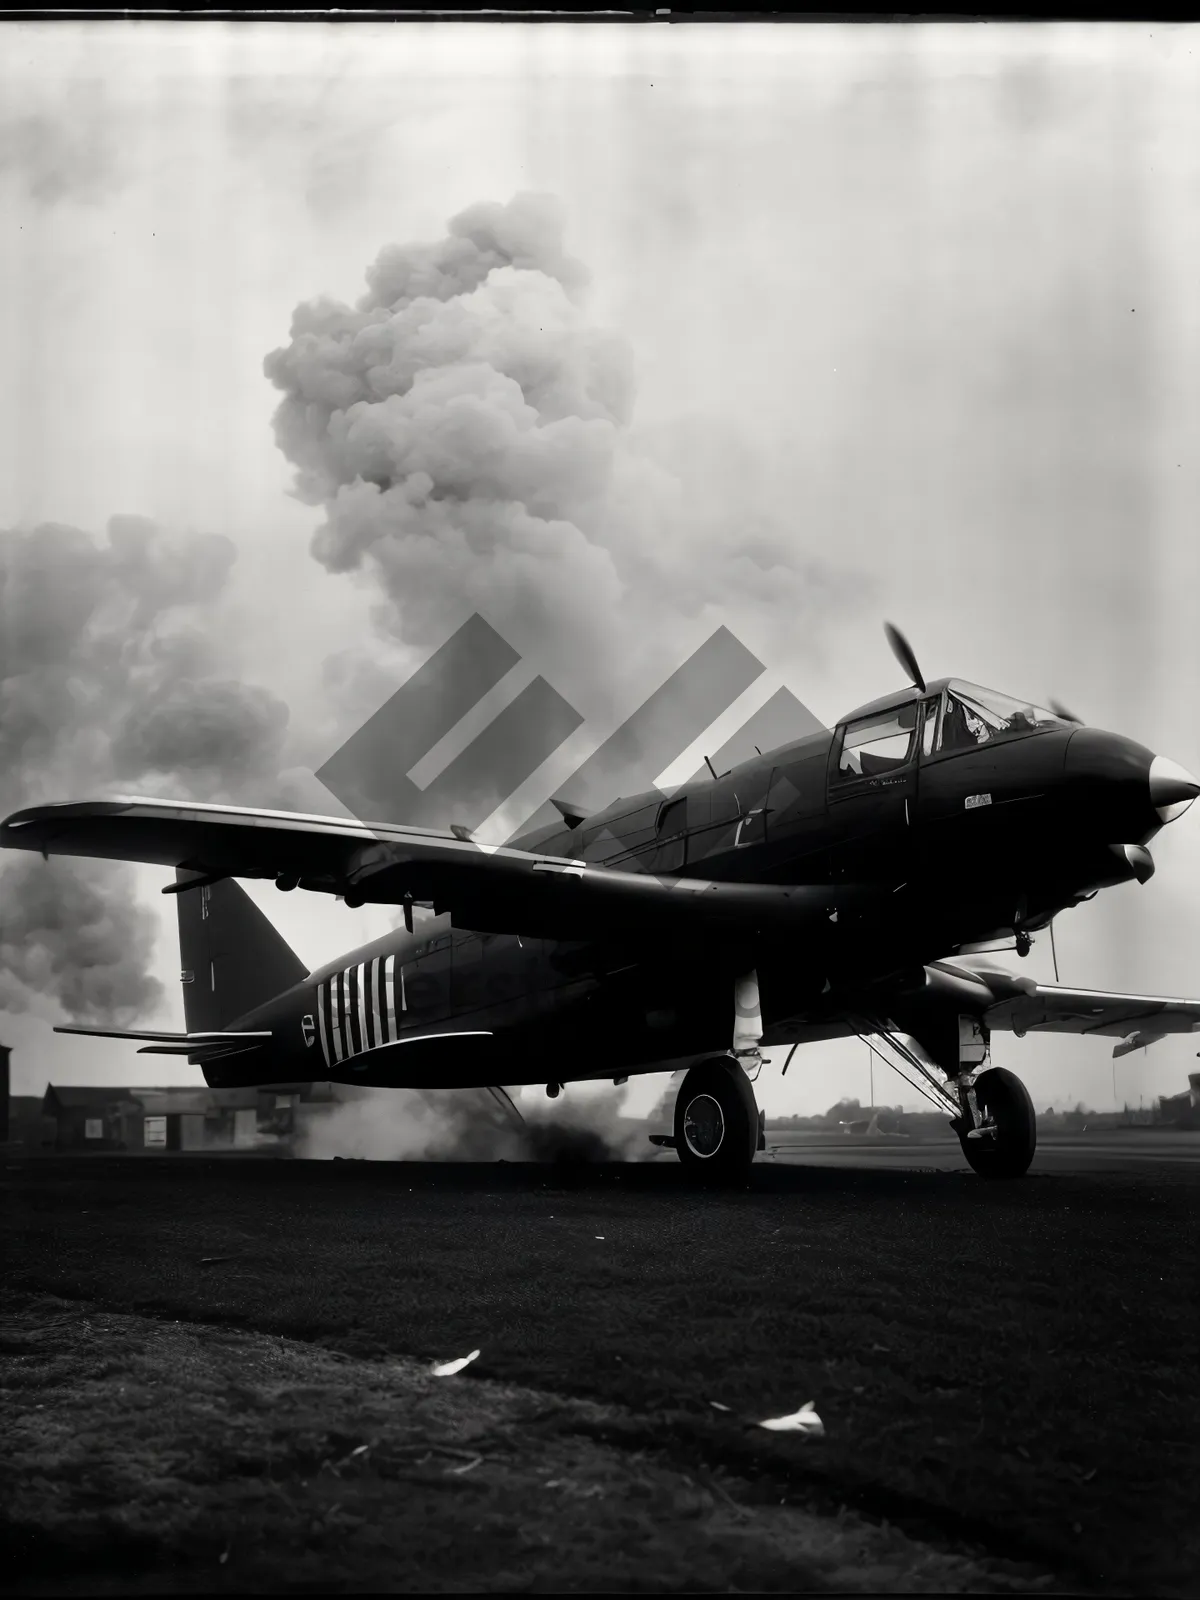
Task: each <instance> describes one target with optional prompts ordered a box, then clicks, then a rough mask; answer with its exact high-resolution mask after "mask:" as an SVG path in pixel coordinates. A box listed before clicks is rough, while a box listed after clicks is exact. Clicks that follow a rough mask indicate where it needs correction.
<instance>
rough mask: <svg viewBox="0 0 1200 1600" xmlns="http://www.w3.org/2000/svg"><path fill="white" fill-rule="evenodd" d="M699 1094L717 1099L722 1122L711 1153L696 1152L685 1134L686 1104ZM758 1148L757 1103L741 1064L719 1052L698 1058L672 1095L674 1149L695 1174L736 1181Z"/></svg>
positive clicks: (746, 1169)
mask: <svg viewBox="0 0 1200 1600" xmlns="http://www.w3.org/2000/svg"><path fill="white" fill-rule="evenodd" d="M702 1094H703V1095H710V1096H711V1097H712V1099H714V1100H715V1101H716V1102H717V1105H718V1106H719V1107H720V1110H721V1116H722V1118H723V1119H724V1123H725V1127H724V1135H723V1137H722V1140H721V1143H720V1145H719V1146H718V1148H717V1150H716V1151H715V1152H714V1153H713V1154H712V1155H710V1156H702V1155H699V1154H697V1152H696V1151H695V1150H693V1149H692V1147H691V1146H690V1145H689V1144H688V1141H687V1138H686V1135H685V1123H686V1120H687V1112H688V1107H689V1105H690V1104H691V1102H692V1101H693V1100H695V1099H697V1098H698V1096H700V1095H702ZM757 1149H758V1104H757V1102H756V1101H755V1098H754V1088H753V1085H752V1084H751V1082H750V1080H749V1078H748V1077H747V1076H746V1074H745V1072H744V1071H743V1070H742V1068H741V1066H740V1065H739V1064H738V1063H737V1062H736V1061H730V1060H728V1059H726V1058H724V1057H721V1056H717V1057H715V1058H713V1059H711V1060H708V1061H698V1062H697V1063H696V1065H695V1066H694V1067H691V1068H689V1070H688V1074H687V1076H686V1077H685V1078H684V1080H683V1082H682V1083H681V1084H680V1086H679V1093H678V1095H676V1097H675V1151H676V1154H677V1155H678V1156H679V1159H680V1161H682V1162H683V1164H684V1166H685V1167H687V1168H688V1169H689V1170H690V1171H692V1172H694V1173H695V1174H696V1175H697V1176H698V1177H708V1178H712V1179H714V1180H716V1181H719V1182H722V1183H729V1182H737V1181H738V1180H740V1179H742V1178H744V1177H745V1176H746V1174H747V1173H748V1172H749V1170H750V1166H751V1163H752V1162H753V1160H754V1155H755V1152H756V1150H757Z"/></svg>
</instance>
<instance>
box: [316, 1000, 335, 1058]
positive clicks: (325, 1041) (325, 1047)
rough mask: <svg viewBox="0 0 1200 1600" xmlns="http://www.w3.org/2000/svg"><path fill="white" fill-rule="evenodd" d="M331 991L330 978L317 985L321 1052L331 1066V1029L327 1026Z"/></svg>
mask: <svg viewBox="0 0 1200 1600" xmlns="http://www.w3.org/2000/svg"><path fill="white" fill-rule="evenodd" d="M328 993H329V980H328V978H326V980H325V982H324V983H319V984H318V985H317V1027H318V1028H319V1029H320V1033H321V1054H322V1055H323V1056H324V1057H325V1065H326V1066H327V1067H331V1066H332V1065H333V1058H332V1057H331V1056H330V1054H329V1030H328V1028H327V1027H326V1026H325V997H326V995H327V994H328Z"/></svg>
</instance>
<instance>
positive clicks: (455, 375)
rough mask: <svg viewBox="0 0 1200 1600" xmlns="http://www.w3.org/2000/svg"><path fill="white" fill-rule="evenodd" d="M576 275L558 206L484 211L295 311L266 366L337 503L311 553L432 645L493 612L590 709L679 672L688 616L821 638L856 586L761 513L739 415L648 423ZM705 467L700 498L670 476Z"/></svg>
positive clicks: (286, 434)
mask: <svg viewBox="0 0 1200 1600" xmlns="http://www.w3.org/2000/svg"><path fill="white" fill-rule="evenodd" d="M586 281H587V275H586V272H585V270H584V269H583V267H582V266H581V265H580V264H579V263H578V262H576V261H574V260H573V259H572V258H571V257H570V256H569V255H568V254H567V253H566V251H565V248H564V243H563V215H562V211H561V208H560V207H559V205H558V203H557V201H555V200H554V199H553V198H551V197H548V196H544V195H530V194H523V195H518V196H517V197H516V198H515V199H513V200H512V201H511V202H510V203H509V204H507V205H499V204H495V203H491V204H479V205H475V206H471V207H470V208H468V209H467V210H466V211H464V212H462V213H460V215H458V216H457V217H455V218H453V219H452V221H451V222H450V223H449V225H448V231H447V235H446V237H445V238H444V239H442V240H440V241H439V242H437V243H434V244H414V245H404V246H400V245H392V246H389V247H388V248H387V249H385V250H384V251H383V252H382V253H381V254H380V256H379V257H378V259H377V260H376V262H375V263H374V265H373V266H372V267H370V268H369V269H368V271H367V286H368V287H367V292H366V294H364V295H363V296H362V298H361V299H360V300H359V301H358V304H357V305H356V306H355V307H350V306H347V305H345V304H342V303H340V302H339V301H336V300H333V299H330V298H327V297H326V298H320V299H316V300H313V301H311V302H309V303H307V304H304V305H301V306H300V307H299V308H298V309H297V311H296V312H295V314H294V317H293V320H292V328H291V340H290V343H289V344H288V345H287V346H286V347H285V348H282V349H279V350H276V351H274V352H273V353H272V354H271V355H269V356H268V357H267V359H266V362H265V371H266V373H267V376H268V377H269V378H270V379H271V380H272V382H273V383H274V384H275V385H276V386H277V387H278V388H279V389H281V390H282V391H283V394H284V399H283V401H282V403H281V404H280V406H279V408H278V410H277V413H276V417H275V433H276V438H277V441H278V443H279V446H280V448H281V449H282V450H283V452H284V453H285V455H286V456H287V457H288V458H289V459H290V460H291V461H292V462H293V463H294V465H295V467H296V492H297V494H298V495H299V496H300V497H301V498H302V499H304V500H305V501H307V502H308V503H310V504H313V505H319V506H321V507H323V508H324V512H325V520H324V522H323V524H322V525H321V527H320V528H319V529H318V531H317V533H316V535H315V538H314V542H313V554H314V555H315V556H316V558H317V560H318V561H320V562H321V563H322V564H323V565H324V566H325V567H326V568H328V570H329V571H330V572H351V571H362V572H365V573H367V574H368V575H369V576H370V578H371V579H373V581H374V582H375V583H376V584H377V585H378V586H379V589H380V592H381V595H382V597H383V603H382V604H381V605H380V607H379V608H378V611H377V616H376V620H377V623H378V625H379V627H380V629H381V630H382V631H383V632H384V633H387V634H390V635H391V636H393V637H394V638H395V639H398V640H401V641H403V642H404V643H405V644H407V645H410V646H414V647H422V648H426V649H429V648H432V647H434V646H436V645H438V644H440V643H441V642H442V641H443V640H444V639H445V637H446V636H447V634H448V633H449V632H450V631H451V630H452V628H453V627H455V626H457V625H458V624H459V623H461V622H462V621H463V620H464V619H465V617H466V616H467V615H468V614H469V613H470V612H471V611H476V610H477V611H480V612H481V613H482V614H483V615H484V616H485V617H486V618H487V619H488V621H489V622H491V623H492V625H493V626H494V627H495V628H496V629H497V630H498V631H499V632H500V633H501V634H502V635H503V636H504V637H505V638H506V639H507V640H508V641H509V642H510V643H511V644H512V645H513V647H514V648H515V649H517V650H519V651H521V652H522V653H524V654H529V655H532V657H533V659H535V660H536V661H537V662H538V663H539V665H541V666H542V668H543V670H547V669H549V670H551V671H553V674H554V681H555V683H556V685H559V686H561V687H562V689H563V690H564V692H566V693H568V694H569V695H570V696H571V698H572V702H573V703H574V704H576V705H577V706H578V708H579V709H580V711H581V712H583V713H584V714H585V715H588V714H590V713H591V712H592V711H593V710H597V709H600V708H601V707H602V706H603V707H607V706H608V705H609V704H610V701H609V700H608V698H607V695H608V692H609V691H610V690H611V688H612V687H613V686H614V685H629V684H632V685H633V686H634V687H635V688H636V687H638V686H641V687H643V688H644V687H645V686H646V685H647V684H653V683H657V682H659V681H661V680H662V678H663V677H664V676H665V675H666V673H667V672H670V671H673V670H674V668H675V667H677V666H678V665H679V659H680V658H679V653H678V646H679V638H680V631H679V629H680V625H682V624H684V623H686V622H696V621H706V622H709V623H710V624H711V626H712V627H715V626H717V624H718V623H722V622H724V623H725V624H726V625H727V626H729V627H730V628H732V629H734V630H735V631H736V630H737V627H738V619H739V616H741V617H743V618H744V629H745V631H746V632H747V634H751V633H752V634H753V637H754V641H755V645H756V648H757V647H760V646H763V645H764V644H765V645H766V646H767V647H768V648H769V647H770V645H771V643H772V639H771V635H772V634H774V635H775V640H774V642H775V643H777V644H779V643H783V642H786V644H787V645H788V646H789V647H790V646H791V645H792V644H793V643H794V640H795V638H796V636H797V634H798V633H800V634H804V633H807V635H808V637H809V638H810V639H811V638H812V637H813V636H814V635H819V632H820V628H821V623H822V616H823V614H824V613H825V612H826V611H827V609H828V602H829V598H830V595H831V593H832V592H834V591H836V590H838V589H839V587H840V584H841V582H843V581H844V580H839V579H837V578H836V577H835V576H834V575H833V574H832V573H831V572H830V571H828V570H827V569H826V568H825V567H824V566H822V565H821V564H820V563H819V562H817V561H814V560H812V559H809V558H808V557H807V556H806V555H805V554H804V552H803V551H802V550H801V549H799V548H798V546H797V538H796V530H794V529H789V528H782V527H780V526H779V525H778V523H777V522H774V521H773V520H772V519H771V518H770V517H769V516H767V514H766V513H765V511H763V510H762V509H761V508H760V507H758V506H757V504H756V492H755V484H754V474H753V472H752V471H751V470H749V467H748V462H749V461H751V460H752V456H749V455H748V453H747V451H746V450H745V448H743V447H739V446H737V445H736V443H735V442H734V441H732V440H731V439H730V438H729V436H728V435H729V430H728V428H727V427H724V428H722V429H712V430H710V432H709V434H707V435H705V436H704V437H703V438H701V439H700V440H699V445H698V448H696V449H694V450H692V451H690V452H689V450H688V449H687V448H686V447H684V448H682V449H681V446H680V440H679V438H678V437H677V434H678V430H675V433H674V434H672V432H671V430H665V431H660V432H659V433H658V434H656V435H651V434H639V433H637V432H636V431H635V429H634V428H633V426H632V416H633V402H634V379H633V361H632V357H631V353H630V350H629V348H628V346H627V344H626V343H625V341H624V340H623V339H621V338H620V337H618V336H617V335H615V334H612V333H609V332H605V331H603V330H601V329H598V328H595V327H593V326H592V325H591V324H590V322H589V321H588V319H587V317H586V315H585V312H584V309H583V299H584V289H585V285H586ZM686 431H687V430H685V432H686ZM693 442H694V441H693ZM689 457H690V458H691V459H690V460H689ZM701 457H702V458H703V459H704V460H705V461H706V462H707V476H705V477H704V478H703V482H702V488H703V492H702V493H701V492H697V491H696V490H689V488H688V485H687V482H686V479H685V477H683V476H681V474H680V467H681V464H682V466H683V467H684V468H685V469H686V468H687V467H689V466H691V465H694V464H695V462H696V460H697V459H698V458H701ZM673 624H674V627H673ZM696 642H699V641H698V640H696ZM589 700H590V704H589Z"/></svg>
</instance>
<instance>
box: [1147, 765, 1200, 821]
mask: <svg viewBox="0 0 1200 1600" xmlns="http://www.w3.org/2000/svg"><path fill="white" fill-rule="evenodd" d="M1198 794H1200V783H1197V782H1196V780H1195V778H1193V777H1192V775H1191V773H1190V772H1186V771H1185V770H1184V769H1183V767H1181V766H1180V765H1179V763H1178V762H1176V761H1168V760H1167V758H1166V756H1155V758H1154V760H1153V761H1152V762H1151V763H1150V804H1151V805H1152V806H1153V807H1154V809H1155V810H1156V811H1157V812H1158V815H1159V818H1160V819H1161V820H1162V821H1163V822H1174V820H1175V818H1176V817H1181V816H1182V815H1183V813H1184V812H1185V811H1186V810H1187V808H1188V807H1189V806H1190V805H1191V803H1192V801H1193V800H1194V799H1195V798H1196V796H1197V795H1198Z"/></svg>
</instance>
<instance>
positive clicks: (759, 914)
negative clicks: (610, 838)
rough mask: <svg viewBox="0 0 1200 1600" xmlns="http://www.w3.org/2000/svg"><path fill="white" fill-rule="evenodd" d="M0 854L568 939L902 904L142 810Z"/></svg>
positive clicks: (827, 925)
mask: <svg viewBox="0 0 1200 1600" xmlns="http://www.w3.org/2000/svg"><path fill="white" fill-rule="evenodd" d="M0 846H5V847H8V848H15V849H25V850H37V851H40V852H41V853H42V854H43V855H45V856H47V857H48V856H50V855H79V856H99V857H103V858H107V859H114V860H126V861H143V862H147V863H151V864H155V865H159V866H163V867H174V868H181V869H184V870H186V871H189V872H194V873H197V874H201V875H203V876H205V877H208V878H209V879H212V878H215V877H221V876H225V877H234V878H274V879H278V880H280V881H285V882H287V883H288V884H289V885H298V886H299V887H301V888H306V889H311V890H315V891H318V892H322V893H327V894H340V895H344V896H345V897H346V899H347V901H348V903H350V904H362V903H366V902H372V903H376V904H383V905H400V904H403V903H404V902H405V901H412V902H414V903H415V902H430V903H432V905H433V907H434V909H435V910H436V911H438V912H443V911H446V912H449V913H450V915H451V918H452V920H453V921H454V923H455V924H457V925H458V926H460V927H467V928H476V929H478V930H480V931H483V932H489V931H494V932H512V933H526V934H528V935H530V936H542V937H547V938H558V939H572V938H589V937H593V936H596V935H597V934H601V933H614V934H641V935H646V934H655V933H659V932H672V931H673V932H680V933H686V932H689V931H696V932H702V931H718V930H723V931H725V932H727V933H728V934H730V935H733V936H743V935H747V934H754V933H787V934H790V935H792V936H793V937H795V936H803V935H804V934H805V933H806V932H808V933H812V934H814V935H815V934H817V933H818V932H820V933H823V934H825V935H826V936H827V937H828V936H831V935H832V934H833V932H834V930H833V928H832V927H831V925H832V924H836V923H837V922H838V919H839V916H841V915H842V914H846V915H848V916H854V915H856V914H860V913H862V912H864V911H869V910H870V909H871V907H873V906H876V905H878V904H880V903H881V902H883V901H886V900H887V899H888V898H889V897H890V892H891V891H890V888H889V887H887V886H879V885H854V884H850V885H837V886H832V885H828V884H815V885H814V884H789V885H779V884H752V883H724V882H714V881H711V880H707V879H699V878H689V877H673V876H653V875H651V874H649V873H640V872H624V871H620V870H617V869H615V868H610V867H601V866H593V865H590V864H588V863H587V862H584V861H575V860H568V859H565V858H562V857H558V856H545V855H536V854H532V853H529V852H526V851H522V850H513V849H509V848H506V847H503V846H490V845H484V844H479V843H478V842H476V841H475V840H473V839H466V838H462V837H460V836H459V835H458V834H455V833H451V832H445V833H441V832H438V831H436V830H433V829H428V828H407V827H399V826H396V825H393V824H366V823H361V822H355V821H352V820H348V819H345V818H339V817H315V816H305V815H302V814H300V813H293V812H283V811H252V810H245V809H241V808H238V807H233V806H213V805H200V804H192V803H181V802H176V801H168V800H147V799H136V798H131V799H122V800H107V801H85V802H81V803H77V804H69V805H57V806H35V807H33V808H31V809H29V810H25V811H19V812H16V813H15V814H14V815H13V816H11V817H9V818H8V819H7V821H5V822H4V823H3V824H2V825H0Z"/></svg>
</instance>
